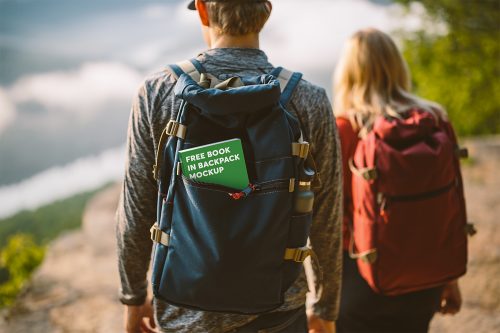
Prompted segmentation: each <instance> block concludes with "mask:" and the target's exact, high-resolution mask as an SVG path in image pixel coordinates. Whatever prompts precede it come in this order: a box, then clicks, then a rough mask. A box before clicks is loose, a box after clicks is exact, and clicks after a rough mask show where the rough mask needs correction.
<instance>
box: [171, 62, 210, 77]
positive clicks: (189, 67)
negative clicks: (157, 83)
mask: <svg viewBox="0 0 500 333" xmlns="http://www.w3.org/2000/svg"><path fill="white" fill-rule="evenodd" d="M167 70H169V71H170V72H171V73H172V75H174V76H175V78H176V79H178V78H179V77H180V76H181V75H182V74H187V75H189V76H191V78H192V79H193V80H195V81H196V82H199V81H200V77H201V74H202V73H205V72H206V71H205V68H203V65H202V64H201V63H200V62H199V61H198V60H196V59H194V58H193V59H190V60H184V61H181V62H178V63H176V64H173V65H168V66H167Z"/></svg>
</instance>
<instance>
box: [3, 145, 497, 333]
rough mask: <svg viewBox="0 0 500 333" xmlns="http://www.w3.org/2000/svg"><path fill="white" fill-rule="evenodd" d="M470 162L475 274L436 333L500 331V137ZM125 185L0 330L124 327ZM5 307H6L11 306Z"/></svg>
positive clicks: (56, 255) (103, 202)
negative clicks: (120, 264) (120, 221)
mask: <svg viewBox="0 0 500 333" xmlns="http://www.w3.org/2000/svg"><path fill="white" fill-rule="evenodd" d="M467 146H468V147H469V149H470V151H471V155H472V159H471V162H470V163H467V164H466V165H465V166H464V176H465V185H466V196H467V204H468V211H469V219H470V220H471V221H474V222H475V223H476V227H477V229H478V230H479V233H478V234H477V235H476V236H475V237H473V238H472V239H471V240H470V263H469V271H468V274H467V275H466V276H465V277H464V278H463V279H462V280H461V286H462V290H463V297H464V307H463V309H462V311H461V312H460V313H459V314H458V315H457V316H455V317H443V316H440V315H438V316H436V318H435V319H434V320H433V322H432V325H431V326H432V328H431V332H432V333H441V332H449V333H470V332H474V333H476V332H477V333H489V332H492V333H493V332H500V278H499V276H500V223H499V222H498V216H500V137H496V138H491V139H488V140H484V139H483V140H474V141H469V142H468V143H467ZM118 191H119V188H118V187H117V186H114V187H111V188H109V189H107V190H105V191H103V192H101V193H99V194H98V195H97V196H96V197H95V198H93V199H92V200H91V202H90V203H89V204H88V207H87V209H86V211H85V214H84V217H83V228H82V230H81V231H76V232H73V233H69V234H67V235H65V236H62V237H60V238H59V239H57V240H56V241H54V242H53V243H52V245H51V246H50V248H49V250H48V252H47V257H46V259H45V261H44V262H43V264H42V266H41V267H40V268H39V269H38V271H37V272H36V274H35V275H34V277H33V280H32V282H31V283H30V286H29V287H28V288H27V290H26V292H25V293H23V295H21V297H20V298H19V300H18V302H17V304H16V306H15V307H14V308H13V309H12V311H11V312H10V314H8V315H7V316H6V317H5V318H4V319H2V318H0V332H9V333H27V332H46V333H50V332H56V333H60V332H64V333H66V332H68V333H70V332H71V333H80V332H81V333H84V332H85V333H87V332H89V333H90V332H92V333H101V332H103V333H104V332H106V333H115V332H116V333H118V332H122V330H121V322H122V312H121V311H122V307H121V305H120V304H119V302H118V299H117V290H118V273H117V265H116V249H115V239H114V211H115V208H116V204H117V198H118ZM4 315H5V314H4Z"/></svg>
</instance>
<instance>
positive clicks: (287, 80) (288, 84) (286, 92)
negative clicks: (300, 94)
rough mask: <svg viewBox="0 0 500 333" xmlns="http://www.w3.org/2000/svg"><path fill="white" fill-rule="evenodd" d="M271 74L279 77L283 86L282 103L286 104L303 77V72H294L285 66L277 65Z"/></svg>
mask: <svg viewBox="0 0 500 333" xmlns="http://www.w3.org/2000/svg"><path fill="white" fill-rule="evenodd" d="M270 74H271V75H273V76H275V77H277V78H278V81H279V82H280V87H281V99H280V102H281V104H282V105H286V104H287V103H288V102H289V101H290V99H291V98H292V94H293V92H294V90H295V88H297V85H298V84H299V82H300V80H301V79H302V73H297V72H292V71H289V70H288V69H285V68H283V67H276V68H275V69H273V71H272V72H271V73H270Z"/></svg>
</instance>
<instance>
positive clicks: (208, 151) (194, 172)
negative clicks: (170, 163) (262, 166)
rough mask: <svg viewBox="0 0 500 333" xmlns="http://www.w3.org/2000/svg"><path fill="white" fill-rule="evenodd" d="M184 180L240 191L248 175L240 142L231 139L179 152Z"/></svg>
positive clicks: (246, 181) (245, 183)
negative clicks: (185, 178)
mask: <svg viewBox="0 0 500 333" xmlns="http://www.w3.org/2000/svg"><path fill="white" fill-rule="evenodd" d="M179 156H180V161H181V167H182V173H183V175H184V176H185V177H187V178H189V179H192V180H195V181H200V182H203V183H210V184H217V185H223V186H227V187H230V188H234V189H238V190H242V189H244V188H245V187H247V186H248V173H247V167H246V165H245V157H244V155H243V146H242V145H241V140H240V139H231V140H226V141H221V142H215V143H210V144H208V145H204V146H199V147H194V148H189V149H184V150H181V151H179Z"/></svg>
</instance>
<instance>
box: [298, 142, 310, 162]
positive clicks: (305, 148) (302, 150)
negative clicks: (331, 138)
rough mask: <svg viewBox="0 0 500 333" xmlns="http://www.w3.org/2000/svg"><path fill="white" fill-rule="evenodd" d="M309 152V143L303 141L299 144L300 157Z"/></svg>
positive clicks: (304, 156) (305, 155)
mask: <svg viewBox="0 0 500 333" xmlns="http://www.w3.org/2000/svg"><path fill="white" fill-rule="evenodd" d="M308 153H309V143H307V142H303V143H300V146H299V156H300V158H306V157H307V154H308Z"/></svg>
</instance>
